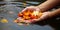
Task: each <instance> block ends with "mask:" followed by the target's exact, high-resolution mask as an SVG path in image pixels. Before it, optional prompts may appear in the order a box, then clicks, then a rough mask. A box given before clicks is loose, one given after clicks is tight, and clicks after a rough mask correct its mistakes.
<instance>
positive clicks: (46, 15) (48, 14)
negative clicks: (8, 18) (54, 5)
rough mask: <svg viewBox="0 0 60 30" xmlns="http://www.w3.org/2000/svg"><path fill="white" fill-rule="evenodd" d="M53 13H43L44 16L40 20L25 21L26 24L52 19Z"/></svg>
mask: <svg viewBox="0 0 60 30" xmlns="http://www.w3.org/2000/svg"><path fill="white" fill-rule="evenodd" d="M50 14H51V12H43V14H42V16H41V17H40V18H39V19H32V20H25V22H26V23H34V22H38V21H42V20H45V19H47V18H49V17H50Z"/></svg>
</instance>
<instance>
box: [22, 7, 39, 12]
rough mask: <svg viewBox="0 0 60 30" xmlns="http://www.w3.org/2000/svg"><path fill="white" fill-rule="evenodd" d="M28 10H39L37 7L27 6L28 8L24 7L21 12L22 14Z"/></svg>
mask: <svg viewBox="0 0 60 30" xmlns="http://www.w3.org/2000/svg"><path fill="white" fill-rule="evenodd" d="M28 9H30V10H37V11H39V10H40V9H39V8H38V7H35V6H29V7H26V8H25V9H23V10H22V12H24V11H26V10H28Z"/></svg>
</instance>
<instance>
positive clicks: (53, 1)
mask: <svg viewBox="0 0 60 30" xmlns="http://www.w3.org/2000/svg"><path fill="white" fill-rule="evenodd" d="M59 3H60V0H47V1H45V2H44V3H42V4H40V5H38V6H30V7H27V8H25V9H24V10H23V11H25V10H27V9H36V10H39V11H42V12H43V15H42V16H41V17H40V18H39V19H36V20H34V21H32V22H37V21H41V20H44V19H46V18H51V17H53V16H55V15H58V14H60V8H59V9H56V10H54V11H51V12H47V11H48V10H49V9H51V8H53V7H55V6H56V5H58V4H59ZM23 11H22V12H23ZM26 22H27V21H26ZM32 22H29V23H32Z"/></svg>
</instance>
